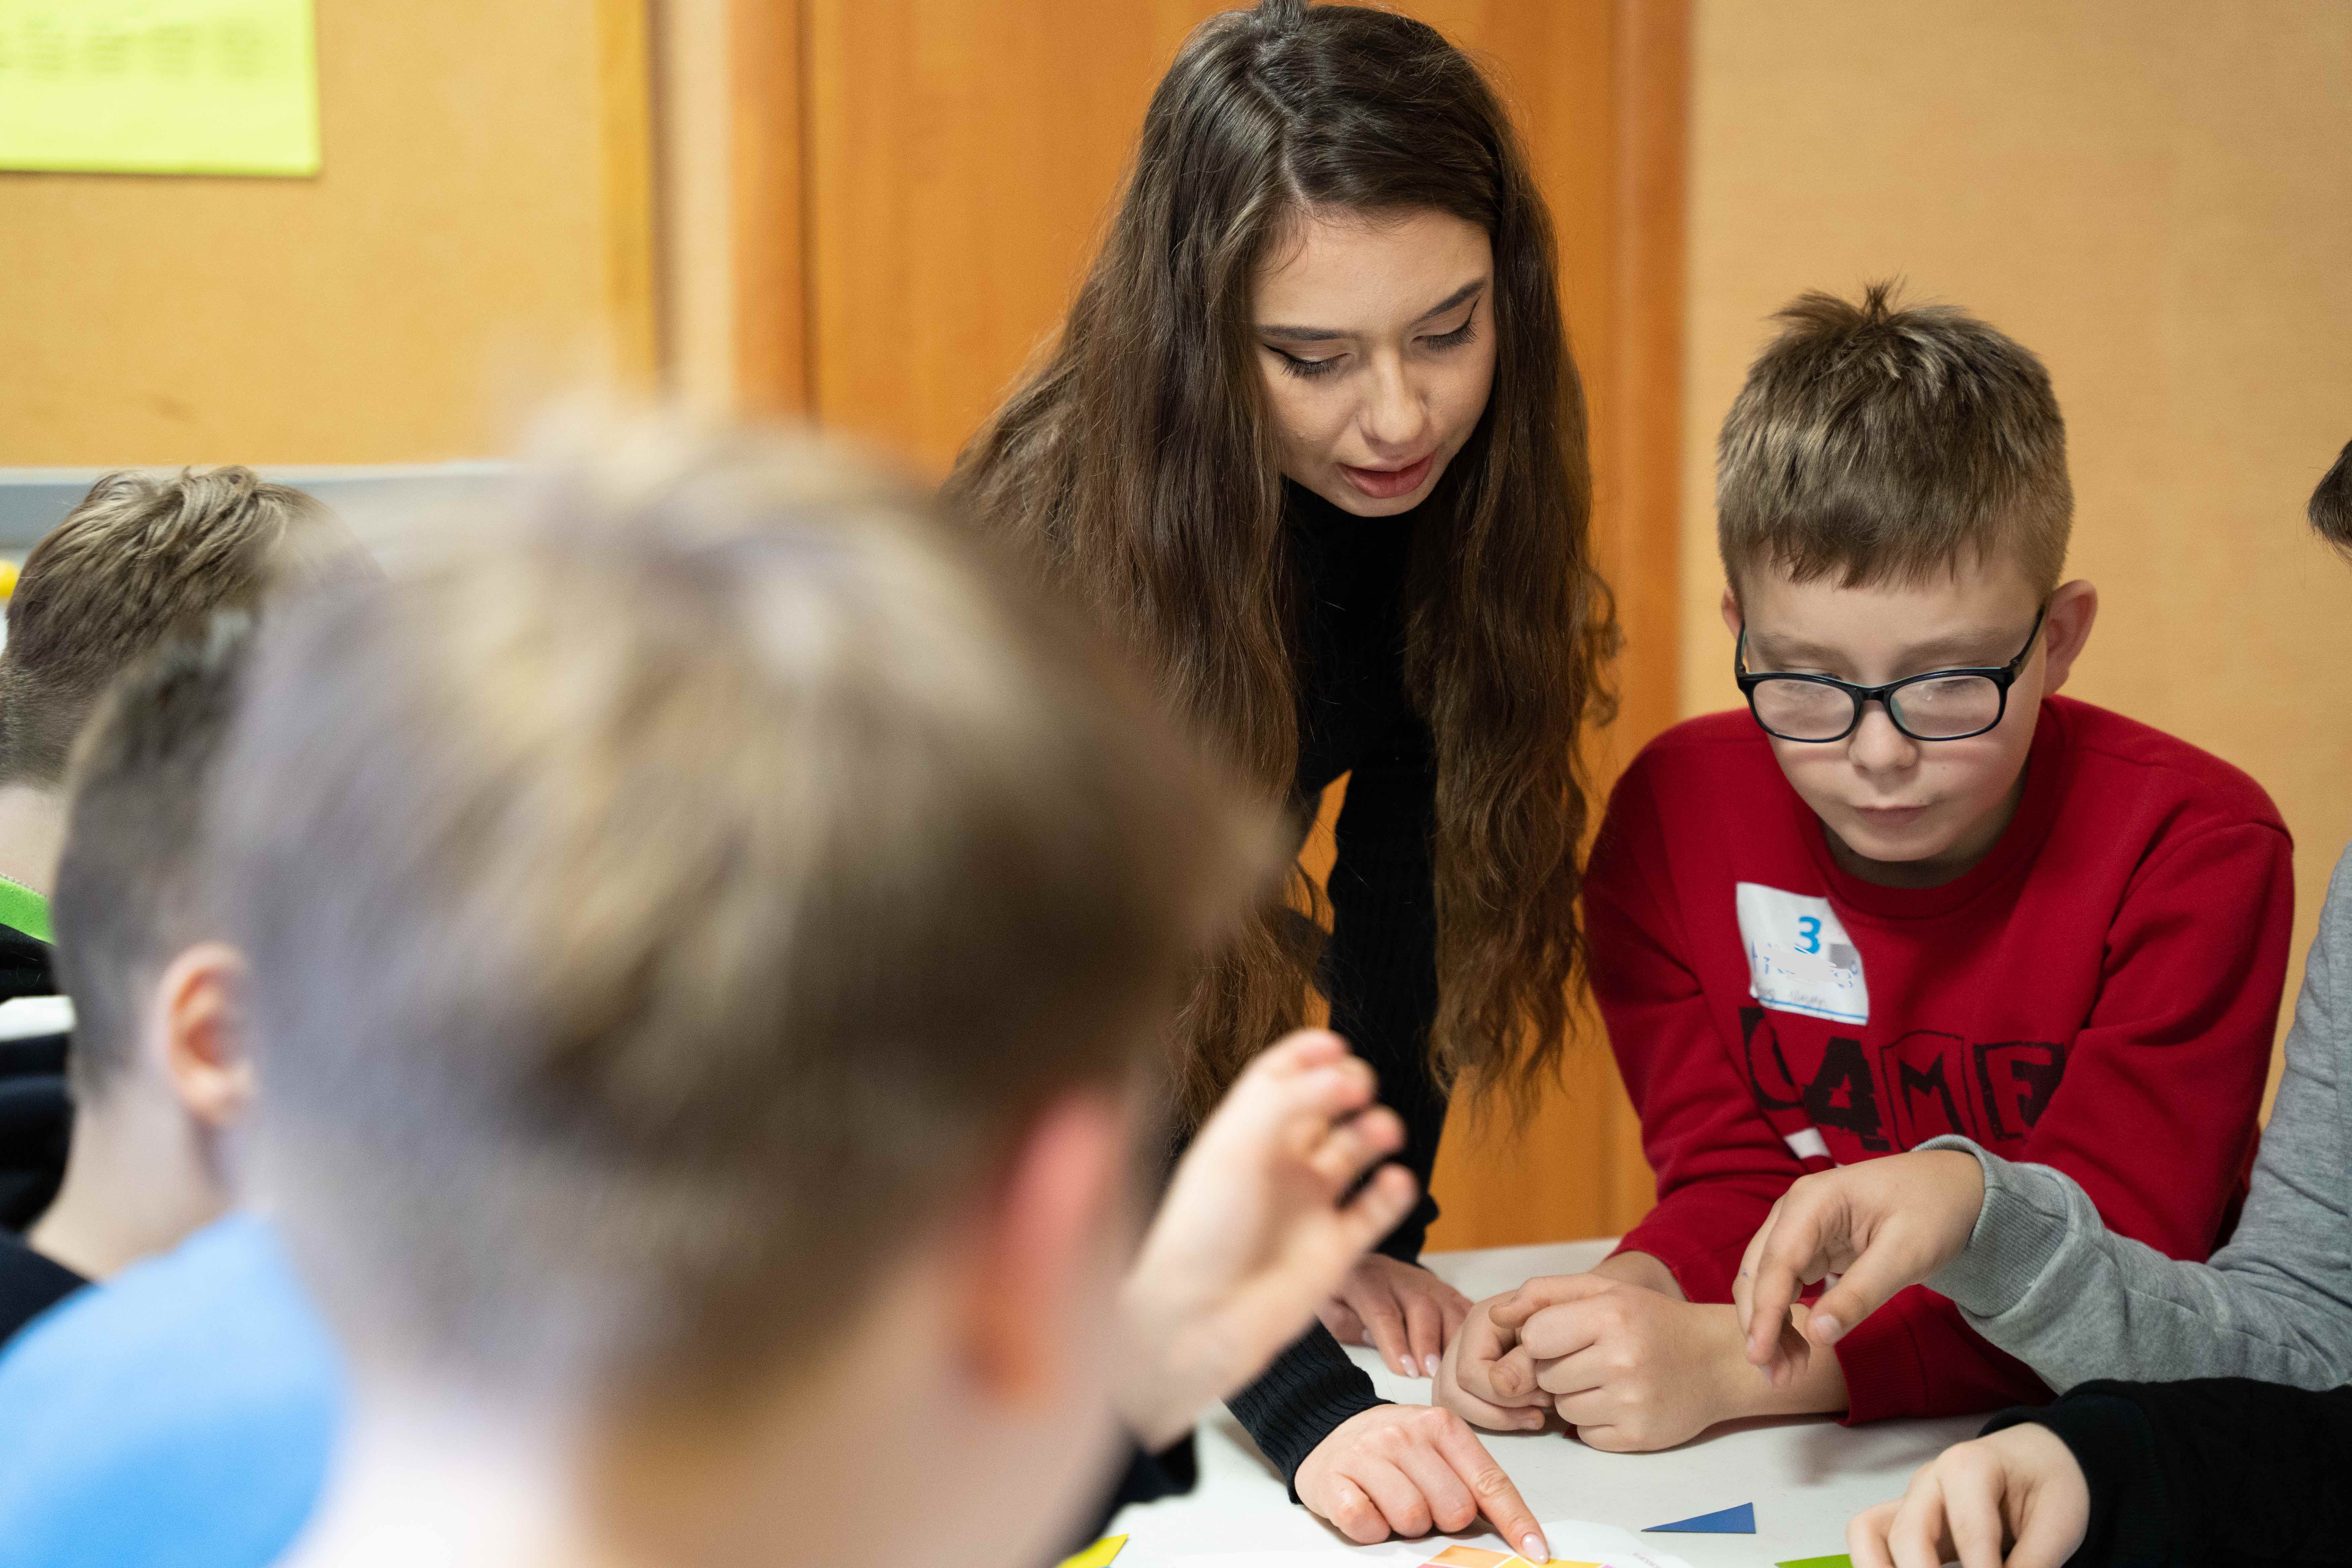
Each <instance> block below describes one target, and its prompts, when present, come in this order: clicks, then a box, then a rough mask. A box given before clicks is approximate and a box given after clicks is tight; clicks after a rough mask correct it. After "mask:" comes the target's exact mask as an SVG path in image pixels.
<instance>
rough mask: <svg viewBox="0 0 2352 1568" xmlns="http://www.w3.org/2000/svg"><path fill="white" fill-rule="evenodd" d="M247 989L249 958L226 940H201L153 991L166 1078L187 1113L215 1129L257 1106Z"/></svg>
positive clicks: (170, 966) (166, 972)
mask: <svg viewBox="0 0 2352 1568" xmlns="http://www.w3.org/2000/svg"><path fill="white" fill-rule="evenodd" d="M244 985H245V955H244V954H242V953H240V952H237V950H236V949H235V948H233V947H231V946H229V945H228V944H227V943H226V942H197V943H196V944H195V945H194V946H193V947H189V948H186V949H184V950H183V951H182V952H180V954H179V955H178V956H177V957H175V958H173V960H172V962H171V963H168V964H166V965H164V967H163V978H162V979H161V980H159V981H158V982H157V983H156V986H155V1006H156V1011H157V1013H158V1014H159V1015H160V1018H161V1024H162V1034H163V1040H162V1045H163V1071H164V1074H165V1076H166V1077H168V1078H169V1079H171V1080H172V1089H173V1093H174V1094H176V1095H177V1096H178V1097H179V1100H180V1103H181V1104H182V1105H183V1106H184V1107H186V1108H187V1111H188V1114H189V1115H191V1116H193V1117H194V1118H195V1119H196V1120H197V1121H201V1122H203V1123H204V1124H205V1125H206V1126H207V1127H211V1128H213V1129H215V1131H218V1130H221V1129H225V1128H226V1127H228V1126H229V1125H230V1124H231V1123H233V1122H235V1121H237V1120H238V1119H239V1118H240V1117H242V1116H243V1115H244V1114H245V1110H246V1107H247V1105H249V1104H251V1103H252V1100H253V1063H252V1059H251V1058H249V1057H248V1056H247V1054H246V1049H245V1029H244V1009H243V1007H242V1005H241V1002H242V997H243V992H244Z"/></svg>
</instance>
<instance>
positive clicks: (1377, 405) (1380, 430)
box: [1361, 360, 1429, 457]
mask: <svg viewBox="0 0 2352 1568" xmlns="http://www.w3.org/2000/svg"><path fill="white" fill-rule="evenodd" d="M1361 418H1362V425H1363V431H1364V437H1365V439H1366V440H1368V441H1370V443H1371V444H1372V445H1373V446H1374V447H1377V448H1380V449H1381V450H1382V451H1384V452H1393V453H1395V454H1396V455H1397V456H1399V457H1409V456H1412V455H1413V453H1412V448H1413V447H1415V446H1417V445H1418V444H1419V443H1420V441H1421V439H1422V437H1423V436H1424V435H1425V434H1426V433H1427V431H1428V428H1429V405H1428V404H1427V403H1426V402H1425V401H1424V400H1423V397H1422V395H1421V393H1420V390H1419V389H1418V388H1416V387H1415V386H1414V385H1413V384H1412V377H1411V376H1410V375H1408V374H1405V370H1404V367H1403V365H1402V364H1400V363H1396V362H1394V361H1393V360H1391V361H1390V362H1389V363H1386V364H1380V363H1375V365H1374V366H1373V370H1372V374H1371V377H1370V389H1369V395H1368V398H1367V401H1366V403H1365V405H1364V411H1363V414H1362V416H1361Z"/></svg>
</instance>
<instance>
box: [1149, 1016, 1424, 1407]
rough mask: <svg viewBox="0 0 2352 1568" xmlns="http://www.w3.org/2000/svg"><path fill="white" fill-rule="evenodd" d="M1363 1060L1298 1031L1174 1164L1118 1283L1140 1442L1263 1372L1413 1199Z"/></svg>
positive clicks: (1397, 1125) (1397, 1135)
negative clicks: (1376, 1168) (1375, 1168)
mask: <svg viewBox="0 0 2352 1568" xmlns="http://www.w3.org/2000/svg"><path fill="white" fill-rule="evenodd" d="M1375 1088H1376V1086H1375V1084H1374V1081H1373V1075H1372V1069H1371V1068H1369V1067H1366V1066H1365V1065H1364V1064H1363V1063H1362V1062H1361V1061H1359V1060H1358V1059H1357V1058H1355V1057H1353V1056H1351V1055H1350V1054H1349V1050H1348V1047H1347V1045H1346V1043H1345V1042H1343V1041H1342V1040H1341V1039H1340V1038H1339V1037H1338V1036H1337V1035H1333V1034H1328V1033H1327V1032H1324V1031H1322V1030H1305V1031H1301V1032H1300V1033H1298V1034H1296V1035H1292V1036H1291V1037H1288V1038H1287V1039H1285V1040H1283V1041H1282V1042H1280V1043H1279V1044H1277V1045H1276V1046H1274V1047H1271V1048H1270V1049H1268V1050H1267V1051H1266V1052H1265V1054H1263V1055H1262V1056H1260V1057H1259V1058H1257V1060H1255V1062H1253V1063H1251V1064H1250V1067H1249V1069H1248V1070H1247V1071H1245V1072H1244V1073H1243V1074H1242V1076H1241V1077H1240V1078H1239V1079H1236V1080H1235V1081H1234V1087H1233V1088H1232V1089H1230V1090H1228V1091H1227V1092H1226V1095H1225V1098H1224V1100H1223V1101H1222V1102H1221V1103H1220V1104H1219V1105H1218V1107H1217V1109H1216V1111H1215V1113H1214V1114H1213V1115H1212V1116H1211V1117H1210V1118H1209V1120H1208V1121H1207V1122H1206V1123H1205V1124H1203V1125H1202V1129H1201V1131H1200V1134H1199V1136H1197V1137H1196V1138H1194V1139H1193V1140H1192V1147H1191V1148H1190V1149H1189V1150H1187V1151H1186V1152H1185V1154H1184V1158H1183V1160H1182V1161H1181V1162H1180V1163H1178V1165H1177V1167H1176V1175H1175V1179H1174V1180H1173V1181H1172V1182H1171V1183H1170V1184H1169V1188H1168V1193H1167V1195H1166V1196H1165V1197H1164V1198H1163V1199H1162V1200H1161V1201H1160V1210H1159V1213H1158V1215H1156V1216H1155V1217H1154V1219H1153V1221H1152V1225H1151V1228H1150V1232H1149V1233H1148V1234H1147V1235H1146V1236H1145V1237H1144V1241H1143V1247H1142V1250H1141V1251H1140V1252H1139V1255H1138V1256H1137V1258H1136V1261H1135V1264H1134V1267H1133V1268H1131V1269H1130V1270H1129V1274H1128V1278H1127V1281H1126V1283H1125V1285H1124V1286H1123V1287H1122V1289H1121V1290H1120V1318H1121V1329H1122V1331H1123V1334H1124V1337H1125V1341H1126V1346H1127V1350H1126V1354H1125V1356H1124V1358H1123V1363H1124V1365H1125V1367H1126V1368H1127V1373H1126V1376H1125V1380H1124V1382H1123V1384H1122V1386H1121V1388H1120V1389H1119V1397H1118V1405H1119V1410H1120V1413H1121V1415H1124V1416H1125V1417H1126V1419H1127V1422H1128V1425H1129V1427H1130V1428H1131V1429H1132V1431H1133V1432H1134V1434H1135V1436H1137V1437H1138V1438H1139V1440H1141V1441H1142V1442H1143V1443H1145V1444H1146V1445H1147V1446H1149V1447H1155V1448H1156V1447H1163V1446H1164V1445H1166V1444H1167V1443H1169V1442H1172V1441H1173V1440H1174V1439H1175V1438H1176V1437H1177V1436H1180V1435H1181V1433H1182V1432H1183V1430H1184V1428H1185V1427H1186V1426H1189V1425H1190V1424H1191V1422H1192V1418H1193V1417H1194V1416H1195V1415H1197V1414H1199V1412H1200V1410H1201V1407H1202V1405H1207V1404H1209V1403H1211V1402H1212V1401H1213V1400H1217V1399H1220V1398H1223V1397H1224V1396H1225V1395H1226V1394H1231V1393H1233V1392H1234V1390H1235V1389H1237V1388H1240V1387H1241V1386H1243V1385H1244V1384H1246V1383H1248V1382H1249V1380H1250V1379H1251V1378H1253V1377H1255V1376H1256V1375H1257V1374H1258V1373H1259V1372H1261V1371H1262V1370H1264V1368H1265V1364H1266V1363H1268V1362H1270V1361H1271V1360H1273V1359H1274V1357H1275V1355H1276V1352H1279V1351H1280V1350H1281V1349H1282V1348H1283V1346H1285V1345H1286V1344H1288V1343H1289V1342H1291V1341H1293V1340H1295V1339H1297V1337H1298V1335H1299V1333H1300V1332H1301V1331H1303V1330H1305V1329H1306V1328H1307V1324H1308V1323H1309V1322H1310V1321H1312V1320H1313V1318H1314V1315H1315V1310H1316V1307H1317V1305H1318V1303H1320V1302H1321V1301H1322V1300H1324V1299H1325V1298H1327V1297H1328V1296H1329V1295H1330V1293H1331V1292H1332V1290H1333V1289H1336V1288H1337V1287H1338V1285H1339V1281H1340V1279H1341V1278H1342V1277H1343V1276H1345V1275H1346V1274H1347V1272H1348V1271H1349V1268H1351V1267H1353V1265H1354V1264H1355V1262H1356V1260H1357V1259H1358V1258H1360V1257H1361V1256H1362V1255H1363V1253H1364V1251H1365V1249H1366V1248H1368V1247H1370V1246H1371V1245H1372V1244H1373V1243H1374V1242H1376V1241H1378V1240H1379V1239H1380V1238H1381V1237H1383V1236H1385V1235H1387V1234H1388V1233H1389V1232H1390V1231H1391V1230H1392V1229H1394V1228H1395V1226H1396V1225H1397V1223H1398V1222H1399V1221H1400V1220H1402V1219H1403V1218H1404V1216H1405V1215H1406V1214H1407V1213H1408V1212H1410V1211H1411V1209H1412V1205H1413V1201H1414V1198H1415V1196H1416V1195H1417V1193H1418V1185H1417V1184H1416V1183H1415V1182H1414V1181H1413V1179H1412V1173H1410V1172H1408V1171H1405V1170H1403V1169H1402V1168H1401V1167H1398V1166H1394V1165H1391V1166H1388V1167H1386V1168H1384V1169H1382V1170H1381V1171H1380V1172H1379V1173H1377V1174H1375V1175H1374V1176H1373V1177H1372V1179H1371V1180H1370V1182H1368V1183H1366V1184H1364V1186H1363V1189H1362V1190H1361V1191H1360V1192H1358V1193H1357V1194H1355V1195H1354V1196H1353V1197H1352V1198H1350V1199H1349V1201H1348V1202H1347V1203H1346V1204H1345V1205H1342V1204H1341V1203H1340V1202H1339V1199H1340V1196H1341V1194H1345V1193H1347V1192H1348V1190H1349V1188H1350V1187H1351V1186H1353V1185H1354V1184H1355V1183H1356V1181H1357V1180H1358V1179H1359V1178H1360V1177H1361V1176H1362V1175H1363V1173H1364V1172H1365V1171H1366V1170H1367V1169H1368V1168H1369V1167H1370V1166H1371V1165H1373V1164H1374V1163H1377V1162H1379V1161H1381V1160H1382V1159H1384V1158H1386V1157H1387V1156H1388V1155H1390V1154H1392V1153H1394V1152H1396V1151H1397V1150H1399V1149H1401V1148H1402V1147H1403V1146H1404V1125H1403V1123H1402V1122H1401V1121H1398V1120H1397V1117H1396V1114H1395V1113H1394V1112H1393V1111H1391V1110H1387V1109H1386V1108H1385V1107H1382V1106H1380V1105H1377V1104H1375V1103H1374V1102H1373V1095H1374V1091H1375Z"/></svg>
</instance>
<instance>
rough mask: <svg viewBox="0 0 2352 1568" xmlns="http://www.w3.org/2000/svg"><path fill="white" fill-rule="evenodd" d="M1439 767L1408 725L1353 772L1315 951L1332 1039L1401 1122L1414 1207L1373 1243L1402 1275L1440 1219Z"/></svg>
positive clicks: (1422, 734)
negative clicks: (1434, 1191) (1343, 1044)
mask: <svg viewBox="0 0 2352 1568" xmlns="http://www.w3.org/2000/svg"><path fill="white" fill-rule="evenodd" d="M1436 804H1437V761H1436V757H1435V756H1434V754H1433V752H1432V750H1431V748H1430V743H1429V737H1428V731H1426V730H1424V729H1423V728H1421V726H1420V725H1419V723H1418V722H1417V721H1416V723H1415V724H1414V725H1413V726H1412V730H1411V731H1410V732H1409V733H1408V734H1407V735H1405V736H1402V737H1400V739H1399V741H1398V742H1397V743H1396V744H1394V745H1391V746H1389V747H1384V748H1382V749H1381V751H1379V752H1375V753H1373V754H1371V755H1370V756H1367V757H1365V758H1363V759H1362V760H1360V762H1359V763H1357V764H1356V767H1355V768H1354V770H1353V771H1352V772H1351V773H1350V774H1349V779H1348V794H1347V799H1346V801H1345V802H1344V803H1343V804H1342V805H1341V806H1340V808H1339V830H1338V835H1337V837H1338V839H1339V858H1338V859H1337V860H1336V861H1335V862H1334V863H1333V865H1332V868H1331V880H1330V887H1329V892H1330V898H1331V940H1330V942H1329V943H1328V945H1326V946H1325V948H1324V950H1323V987H1324V994H1326V995H1328V997H1329V998H1330V999H1331V1027H1332V1028H1333V1029H1334V1030H1335V1031H1337V1032H1338V1033H1339V1035H1340V1036H1341V1037H1344V1038H1345V1039H1346V1040H1347V1041H1348V1043H1349V1045H1350V1046H1352V1047H1354V1048H1355V1051H1356V1054H1357V1055H1358V1056H1360V1057H1361V1058H1364V1060H1365V1061H1367V1062H1369V1063H1370V1064H1371V1067H1372V1070H1373V1071H1375V1072H1377V1073H1379V1074H1380V1075H1381V1100H1383V1101H1384V1102H1386V1103H1387V1105H1388V1106H1389V1108H1390V1109H1391V1110H1394V1111H1395V1112H1396V1113H1397V1115H1398V1116H1400V1117H1402V1119H1403V1120H1404V1128H1405V1146H1404V1152H1403V1153H1402V1155H1401V1156H1400V1158H1401V1159H1402V1163H1404V1164H1405V1165H1406V1166H1407V1167H1409V1168H1410V1169H1411V1170H1412V1173H1413V1175H1414V1177H1415V1178H1417V1179H1418V1180H1419V1181H1420V1183H1421V1202H1420V1203H1419V1204H1418V1205H1415V1207H1414V1209H1413V1211H1412V1214H1410V1215H1406V1216H1405V1219H1404V1222H1403V1223H1402V1225H1400V1226H1397V1228H1396V1229H1395V1230H1394V1231H1391V1233H1390V1234H1389V1236H1388V1238H1387V1239H1386V1240H1384V1241H1382V1242H1381V1246H1380V1250H1381V1251H1382V1252H1385V1253H1387V1254H1388V1255H1389V1256H1390V1257H1391V1258H1402V1260H1403V1261H1405V1262H1407V1263H1413V1262H1417V1261H1419V1260H1420V1258H1421V1248H1422V1243H1423V1240H1425V1239H1426V1238H1427V1237H1428V1235H1429V1226H1430V1223H1431V1222H1432V1221H1433V1220H1434V1219H1436V1217H1437V1203H1436V1200H1435V1199H1433V1197H1431V1195H1430V1192H1429V1176H1430V1172H1431V1171H1432V1170H1433V1168H1434V1167H1435V1165H1436V1163H1437V1141H1438V1139H1439V1137H1440V1136H1441V1135H1442V1134H1443V1133H1444V1131H1445V1102H1446V1096H1445V1091H1444V1090H1443V1089H1440V1088H1438V1086H1437V1083H1436V1081H1435V1079H1433V1078H1432V1077H1431V1075H1430V1070H1429V1029H1430V1025H1431V1024H1432V1023H1433V1021H1434V1020H1435V1019H1436V1017H1437V891H1436V888H1435V885H1434V883H1433V880H1432V877H1433V869H1432V867H1433V861H1432V856H1431V847H1430V840H1431V837H1432V836H1433V833H1434V832H1435V828H1436Z"/></svg>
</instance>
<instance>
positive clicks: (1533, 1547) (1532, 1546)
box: [1519, 1535, 1551, 1563]
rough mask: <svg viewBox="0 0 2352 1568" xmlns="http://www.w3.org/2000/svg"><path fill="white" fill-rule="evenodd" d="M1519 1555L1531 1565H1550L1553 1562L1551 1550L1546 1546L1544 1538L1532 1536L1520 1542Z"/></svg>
mask: <svg viewBox="0 0 2352 1568" xmlns="http://www.w3.org/2000/svg"><path fill="white" fill-rule="evenodd" d="M1519 1555H1520V1556H1522V1557H1524V1558H1526V1559H1527V1560H1528V1562H1530V1563H1549V1562H1550V1561H1551V1548H1550V1547H1549V1546H1547V1545H1545V1544H1544V1538H1543V1537H1542V1536H1540V1535H1530V1536H1528V1538H1527V1539H1526V1540H1525V1541H1522V1542H1519Z"/></svg>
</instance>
